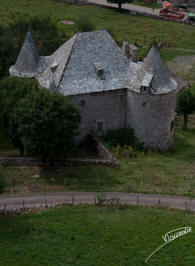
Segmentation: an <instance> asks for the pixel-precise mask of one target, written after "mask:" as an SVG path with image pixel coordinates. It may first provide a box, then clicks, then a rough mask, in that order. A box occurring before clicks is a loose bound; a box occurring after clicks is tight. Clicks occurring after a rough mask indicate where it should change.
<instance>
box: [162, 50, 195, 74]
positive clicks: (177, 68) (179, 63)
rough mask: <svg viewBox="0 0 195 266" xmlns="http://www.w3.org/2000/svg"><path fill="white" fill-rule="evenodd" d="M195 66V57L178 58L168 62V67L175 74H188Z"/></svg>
mask: <svg viewBox="0 0 195 266" xmlns="http://www.w3.org/2000/svg"><path fill="white" fill-rule="evenodd" d="M194 64H195V55H187V56H178V57H176V58H175V59H173V60H172V61H169V62H167V67H168V69H169V70H170V71H172V72H173V73H174V74H180V73H182V74H186V73H188V72H189V71H190V69H191V68H192V66H193V65H194Z"/></svg>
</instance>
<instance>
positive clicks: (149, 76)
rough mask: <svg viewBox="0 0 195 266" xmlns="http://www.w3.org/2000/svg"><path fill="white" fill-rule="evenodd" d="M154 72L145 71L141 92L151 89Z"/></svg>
mask: <svg viewBox="0 0 195 266" xmlns="http://www.w3.org/2000/svg"><path fill="white" fill-rule="evenodd" d="M152 78H153V74H150V73H145V75H144V78H143V80H142V84H141V92H147V91H149V88H150V86H151V83H152Z"/></svg>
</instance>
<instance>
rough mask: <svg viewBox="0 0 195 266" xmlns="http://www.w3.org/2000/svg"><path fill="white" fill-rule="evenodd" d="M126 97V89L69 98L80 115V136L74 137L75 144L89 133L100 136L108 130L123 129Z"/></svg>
mask: <svg viewBox="0 0 195 266" xmlns="http://www.w3.org/2000/svg"><path fill="white" fill-rule="evenodd" d="M126 95H127V93H126V89H123V90H122V89H121V90H115V91H108V92H105V91H104V92H98V93H90V94H82V95H75V96H71V97H70V98H71V99H72V100H73V102H74V103H75V104H76V105H77V106H78V107H79V109H80V110H81V115H82V122H81V124H80V128H79V132H80V135H79V136H78V137H76V142H77V143H80V142H82V141H83V139H84V138H85V137H86V136H87V135H88V134H89V133H90V132H94V133H95V135H97V136H102V135H105V134H106V133H107V131H108V130H109V129H113V130H115V129H120V128H123V127H125V125H126ZM101 129H102V130H101Z"/></svg>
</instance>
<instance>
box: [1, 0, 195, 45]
mask: <svg viewBox="0 0 195 266" xmlns="http://www.w3.org/2000/svg"><path fill="white" fill-rule="evenodd" d="M47 15H50V16H52V18H53V19H54V20H55V21H56V23H58V26H59V31H60V32H62V33H64V32H65V33H66V35H67V36H68V37H71V36H72V35H73V34H74V25H64V24H62V23H60V21H61V20H71V21H75V19H76V18H77V17H78V16H83V17H85V18H88V19H90V20H91V22H93V24H94V25H95V28H96V29H97V30H103V29H108V30H111V31H112V33H113V35H114V38H115V40H116V41H117V42H118V43H119V44H120V45H121V44H122V42H123V41H124V40H127V41H129V42H137V43H140V44H143V41H144V35H145V42H146V44H149V43H151V42H152V41H153V36H154V35H156V36H157V39H158V40H159V41H161V42H166V43H167V44H168V45H169V46H171V47H173V48H175V47H178V48H186V49H195V27H191V26H189V25H183V24H180V23H176V22H166V21H161V20H157V19H151V18H147V17H143V16H133V15H129V14H125V13H120V12H119V11H115V10H111V9H108V8H101V7H97V6H91V5H89V6H87V5H86V6H79V5H70V4H65V3H62V2H59V1H54V0H28V1H26V0H12V1H11V4H10V1H5V0H0V23H1V24H7V23H9V22H13V21H14V20H17V19H26V20H30V17H31V16H47Z"/></svg>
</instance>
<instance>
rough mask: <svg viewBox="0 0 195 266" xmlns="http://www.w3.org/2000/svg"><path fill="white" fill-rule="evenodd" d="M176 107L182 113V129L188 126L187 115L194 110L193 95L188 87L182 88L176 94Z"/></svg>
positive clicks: (194, 99) (194, 96) (194, 97)
mask: <svg viewBox="0 0 195 266" xmlns="http://www.w3.org/2000/svg"><path fill="white" fill-rule="evenodd" d="M177 109H178V111H179V112H180V113H183V115H184V126H183V129H184V130H187V128H188V115H189V114H192V113H193V112H194V111H195V95H194V94H193V93H192V92H191V90H190V89H189V88H185V89H183V90H182V91H181V92H180V93H179V95H178V101H177Z"/></svg>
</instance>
